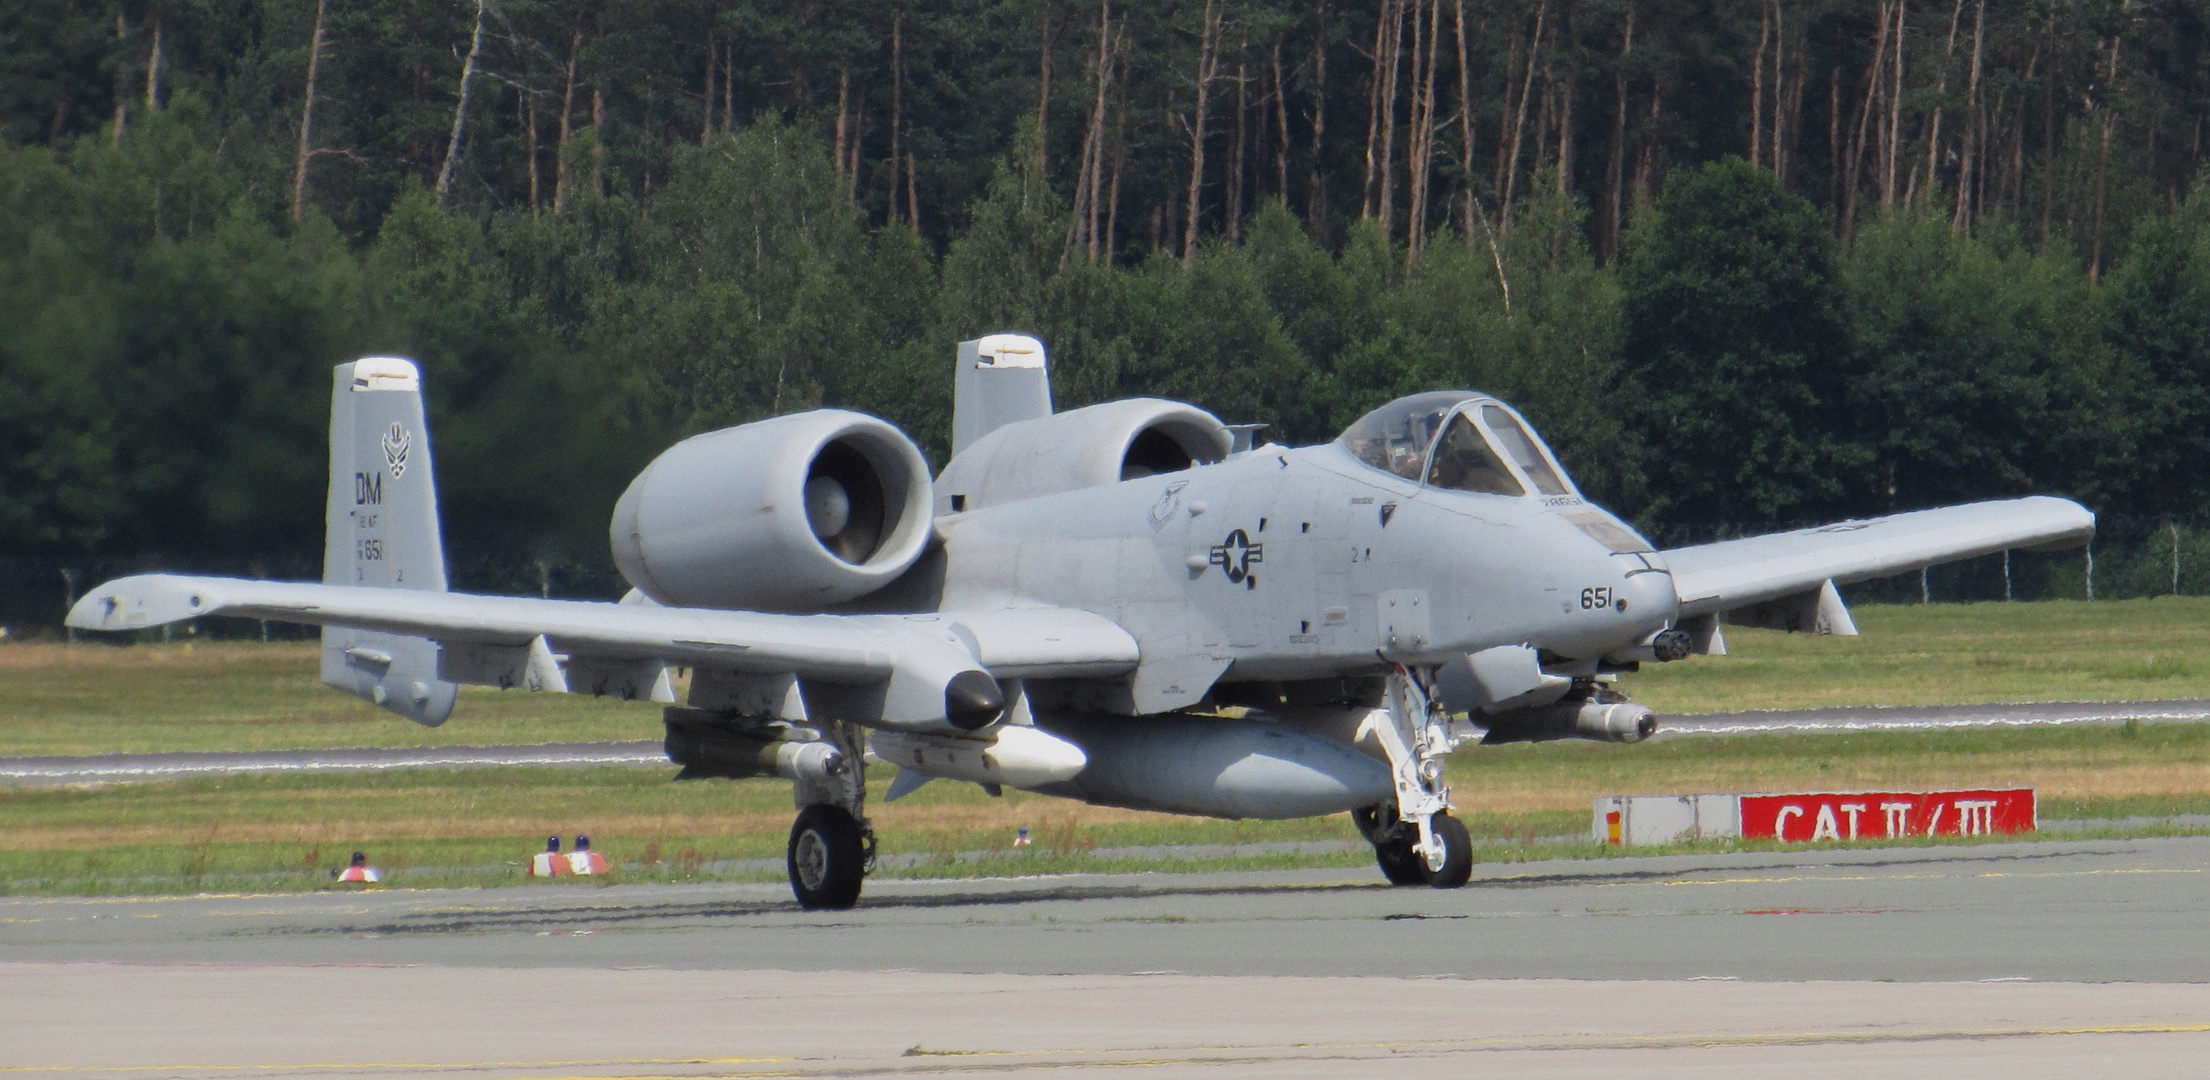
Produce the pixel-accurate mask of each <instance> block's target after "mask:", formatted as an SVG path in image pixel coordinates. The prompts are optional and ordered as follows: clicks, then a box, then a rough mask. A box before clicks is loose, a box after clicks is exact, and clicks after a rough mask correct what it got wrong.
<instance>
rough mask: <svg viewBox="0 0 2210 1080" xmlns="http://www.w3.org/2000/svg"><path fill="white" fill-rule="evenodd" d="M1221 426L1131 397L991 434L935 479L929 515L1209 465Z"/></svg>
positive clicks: (1185, 410)
mask: <svg viewBox="0 0 2210 1080" xmlns="http://www.w3.org/2000/svg"><path fill="white" fill-rule="evenodd" d="M1233 445H1234V437H1233V435H1232V434H1231V433H1230V432H1229V430H1228V426H1227V425H1226V424H1223V423H1221V422H1220V419H1219V418H1218V417H1216V416H1214V415H1213V414H1211V413H1209V412H1206V411H1205V410H1203V409H1200V408H1198V407H1197V406H1195V405H1185V404H1183V403H1181V402H1178V401H1163V400H1161V399H1158V398H1131V399H1129V400H1127V401H1109V402H1106V403H1104V404H1102V405H1091V406H1088V407H1086V408H1080V409H1074V410H1071V411H1068V412H1063V413H1058V414H1056V415H1053V416H1047V417H1043V418H1041V419H1037V420H1023V421H1021V422H1019V423H1015V424H1007V425H1005V426H1004V427H1001V428H998V429H997V430H995V431H992V432H991V433H989V434H988V435H985V436H983V437H982V438H980V439H977V440H976V441H975V444H974V445H973V446H970V447H968V448H967V449H966V450H965V451H963V452H961V453H960V455H959V456H958V457H955V458H953V459H952V461H951V464H950V465H947V466H945V467H944V473H943V475H942V476H940V477H938V478H937V481H936V491H937V498H938V505H937V511H938V512H940V513H958V512H960V511H963V510H979V509H982V508H983V507H985V506H997V505H1001V504H1004V503H1009V502H1018V501H1020V500H1022V499H1031V498H1035V497H1036V496H1039V495H1054V494H1057V493H1059V492H1062V491H1073V490H1076V489H1079V488H1086V487H1095V486H1097V485H1100V484H1117V483H1119V482H1121V481H1123V480H1134V479H1137V478H1139V477H1144V476H1153V475H1157V474H1159V473H1168V472H1179V471H1181V470H1183V469H1187V468H1189V467H1191V466H1193V465H1210V464H1212V463H1214V462H1217V461H1220V460H1221V459H1223V458H1226V457H1227V456H1228V451H1229V449H1230V448H1231V447H1232V446H1233Z"/></svg>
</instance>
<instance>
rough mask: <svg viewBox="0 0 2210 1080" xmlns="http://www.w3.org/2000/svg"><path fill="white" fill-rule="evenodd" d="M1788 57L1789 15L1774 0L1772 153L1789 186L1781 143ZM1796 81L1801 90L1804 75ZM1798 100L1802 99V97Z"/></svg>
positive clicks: (1781, 177) (1783, 183)
mask: <svg viewBox="0 0 2210 1080" xmlns="http://www.w3.org/2000/svg"><path fill="white" fill-rule="evenodd" d="M1787 58H1788V23H1787V15H1786V13H1785V12H1783V11H1782V10H1781V8H1780V0H1773V142H1772V151H1771V153H1772V158H1773V176H1774V177H1775V178H1777V179H1779V180H1780V182H1781V186H1783V187H1785V186H1787V183H1788V154H1787V152H1786V151H1784V150H1782V149H1781V143H1780V137H1781V135H1782V133H1783V132H1784V131H1785V130H1786V121H1785V117H1786V116H1787V115H1788V114H1787V112H1786V111H1784V110H1785V107H1784V105H1783V104H1782V103H1783V102H1784V101H1785V100H1786V99H1787V97H1788V70H1787V67H1786V64H1785V61H1786V60H1787ZM1796 81H1797V84H1798V85H1797V90H1798V91H1799V92H1800V91H1801V90H1802V85H1801V84H1802V81H1803V76H1802V75H1800V74H1799V75H1797V76H1796ZM1797 100H1798V101H1799V102H1800V101H1801V99H1800V98H1798V99H1797Z"/></svg>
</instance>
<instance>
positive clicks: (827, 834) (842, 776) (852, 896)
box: [786, 723, 875, 911]
mask: <svg viewBox="0 0 2210 1080" xmlns="http://www.w3.org/2000/svg"><path fill="white" fill-rule="evenodd" d="M821 734H822V741H823V742H827V743H830V744H831V745H833V746H835V748H836V750H837V755H836V761H835V763H834V764H832V765H830V766H829V767H828V768H827V769H826V770H825V771H824V772H822V773H821V774H820V775H803V774H802V775H800V776H799V777H798V778H797V779H796V782H795V783H794V784H793V785H792V796H793V799H794V801H796V802H797V803H798V806H799V812H798V821H797V822H796V823H795V824H793V825H792V826H791V827H790V847H789V849H788V851H787V859H786V861H787V865H788V866H789V869H790V891H791V892H792V893H793V894H794V895H796V896H797V897H798V906H799V907H801V908H805V909H806V910H808V911H816V910H824V909H826V910H831V911H841V910H843V909H845V908H849V907H851V906H852V905H854V904H856V903H858V902H859V889H860V883H861V882H862V881H863V880H865V879H866V877H867V873H868V871H870V870H872V869H874V867H875V830H874V828H873V827H872V826H871V825H869V824H868V821H867V783H866V775H865V766H864V765H863V764H862V763H863V762H864V761H865V758H864V757H863V756H862V754H863V752H864V749H863V747H862V745H861V743H860V738H861V736H860V732H859V729H858V728H856V727H854V726H852V725H850V724H844V723H831V724H826V725H823V728H822V732H821Z"/></svg>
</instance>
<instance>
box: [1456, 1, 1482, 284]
mask: <svg viewBox="0 0 2210 1080" xmlns="http://www.w3.org/2000/svg"><path fill="white" fill-rule="evenodd" d="M1451 3H1452V7H1453V9H1454V10H1455V12H1456V15H1457V24H1456V26H1457V37H1458V154H1459V165H1460V170H1459V171H1460V172H1461V173H1463V174H1464V176H1465V185H1466V243H1467V245H1468V246H1471V245H1472V243H1473V229H1474V217H1475V214H1476V209H1475V205H1474V191H1473V72H1472V70H1471V69H1470V68H1469V67H1468V66H1467V64H1466V55H1467V54H1466V0H1451Z"/></svg>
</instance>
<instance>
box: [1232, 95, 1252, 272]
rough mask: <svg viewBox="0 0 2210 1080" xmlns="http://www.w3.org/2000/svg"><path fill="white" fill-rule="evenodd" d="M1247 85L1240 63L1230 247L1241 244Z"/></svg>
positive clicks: (1236, 99)
mask: <svg viewBox="0 0 2210 1080" xmlns="http://www.w3.org/2000/svg"><path fill="white" fill-rule="evenodd" d="M1248 83H1249V77H1248V73H1247V72H1246V65H1245V64H1243V63H1241V62H1240V61H1239V62H1238V63H1237V64H1236V66H1235V153H1233V154H1231V155H1229V157H1228V199H1227V208H1226V210H1227V214H1226V216H1227V223H1226V224H1227V227H1228V243H1229V244H1230V245H1235V244H1240V243H1242V242H1243V155H1244V152H1245V150H1246V145H1245V134H1246V127H1247V125H1246V124H1245V122H1244V118H1245V116H1246V115H1247V114H1248V113H1249V112H1250V105H1249V102H1248V100H1247V98H1246V97H1245V94H1244V88H1245V86H1246V85H1248Z"/></svg>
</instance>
